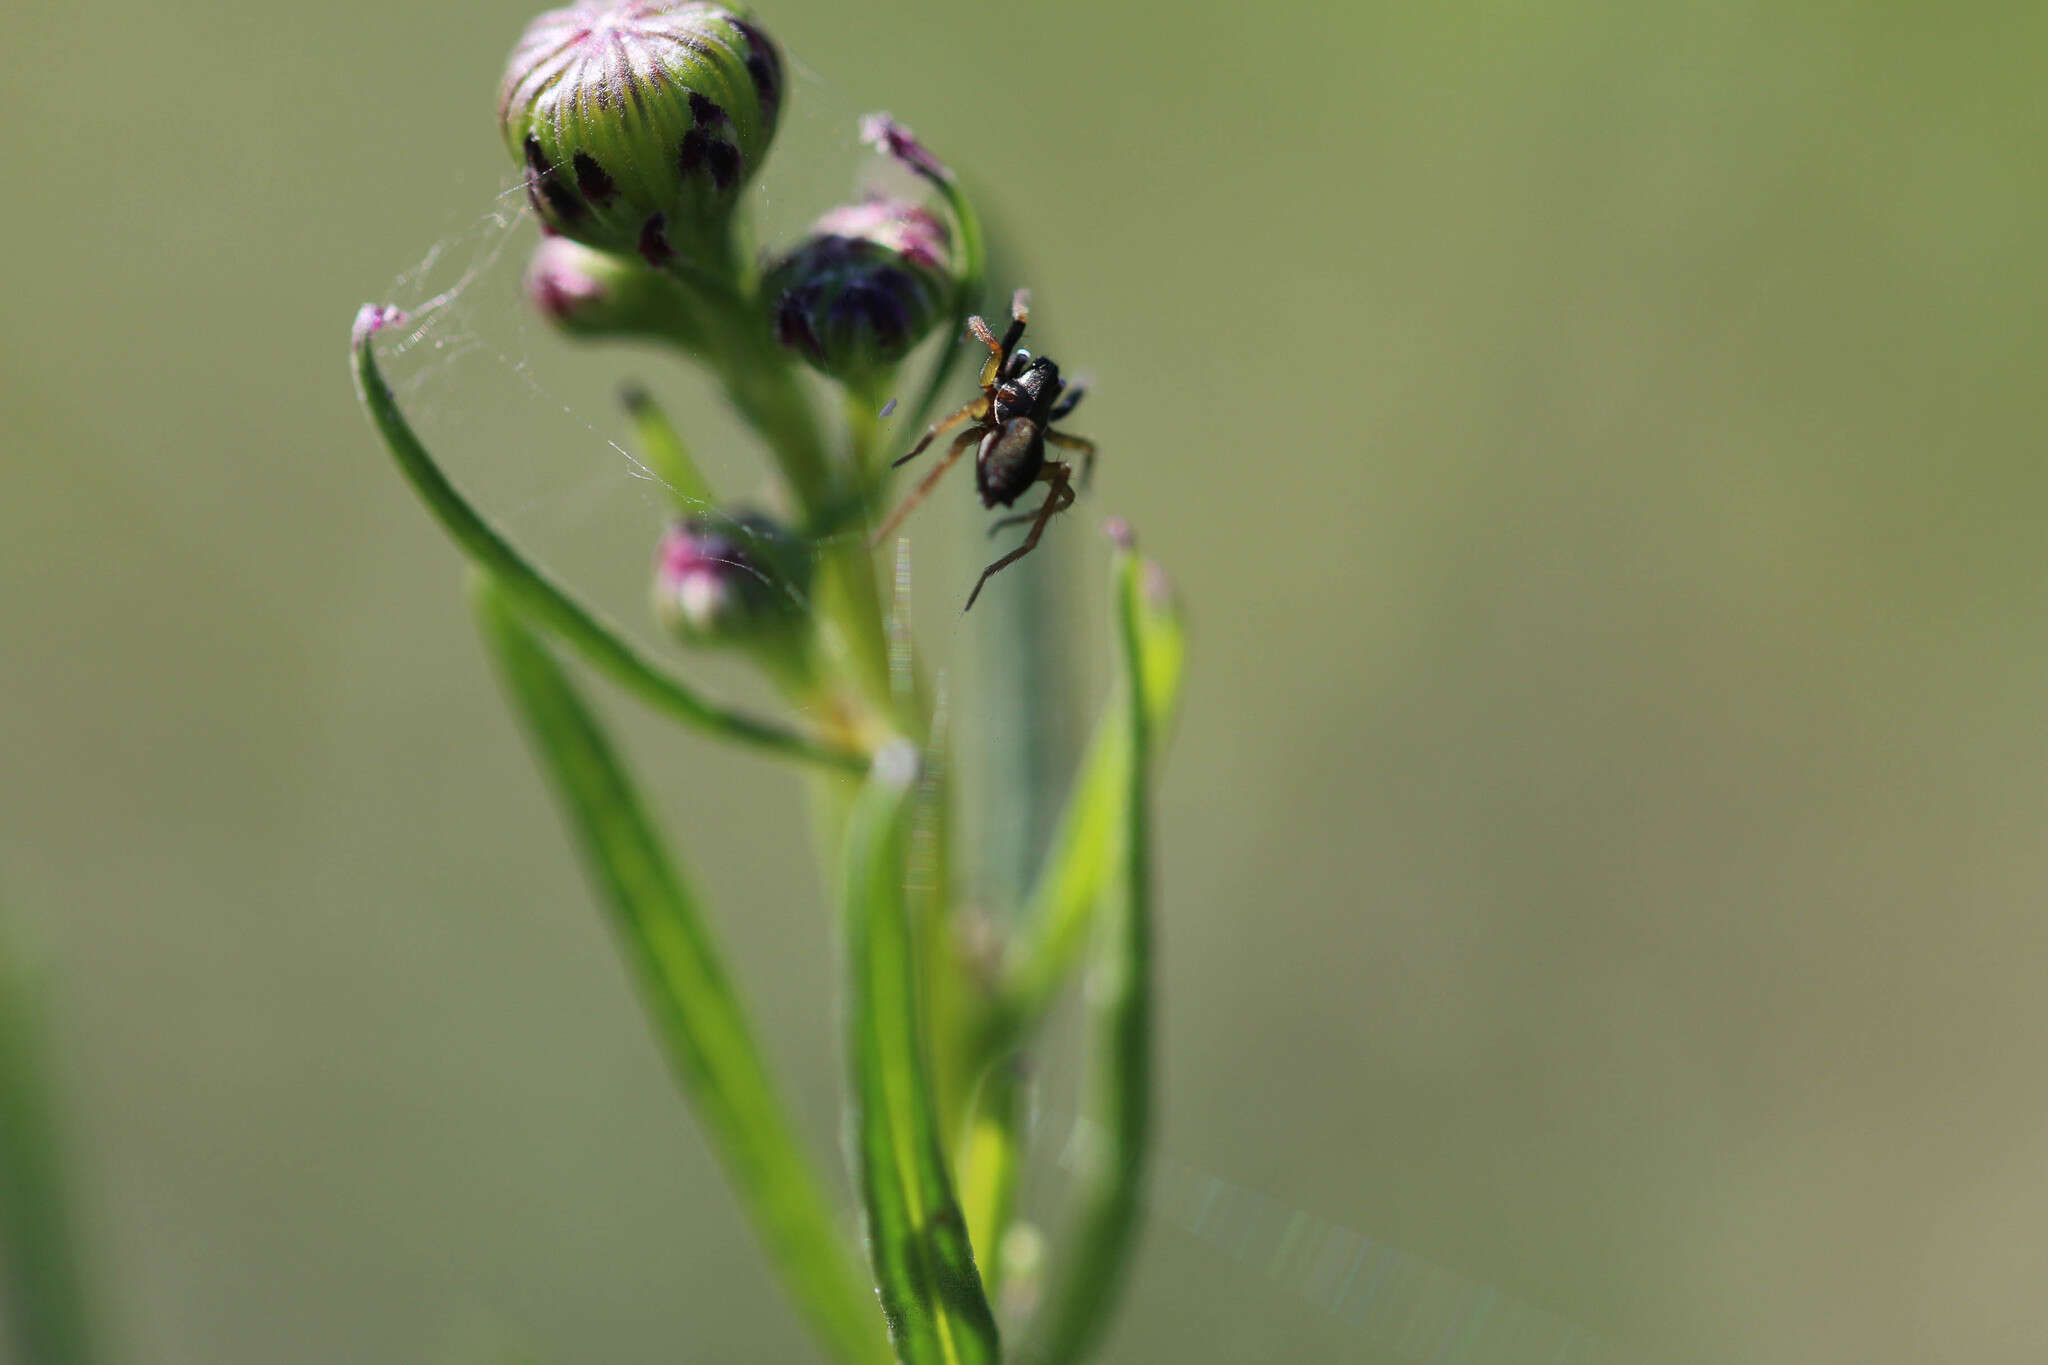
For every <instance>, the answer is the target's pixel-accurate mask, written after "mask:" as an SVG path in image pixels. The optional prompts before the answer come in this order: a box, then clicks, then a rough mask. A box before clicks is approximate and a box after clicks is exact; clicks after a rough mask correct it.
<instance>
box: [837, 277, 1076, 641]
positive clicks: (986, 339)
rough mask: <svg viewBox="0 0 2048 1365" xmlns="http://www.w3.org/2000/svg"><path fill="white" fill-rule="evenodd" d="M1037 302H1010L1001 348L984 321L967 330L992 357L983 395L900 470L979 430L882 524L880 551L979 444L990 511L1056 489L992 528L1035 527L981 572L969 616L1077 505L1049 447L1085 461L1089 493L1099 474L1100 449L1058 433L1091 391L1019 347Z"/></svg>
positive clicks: (1020, 297)
mask: <svg viewBox="0 0 2048 1365" xmlns="http://www.w3.org/2000/svg"><path fill="white" fill-rule="evenodd" d="M1030 302H1031V296H1030V294H1029V292H1028V291H1026V290H1022V289H1019V290H1018V291H1017V294H1016V297H1015V298H1013V299H1011V300H1010V326H1009V330H1007V331H1005V332H1004V333H1003V337H1002V340H1000V341H998V340H997V339H996V334H995V333H994V332H992V331H990V330H989V326H988V324H987V323H986V322H983V321H982V320H981V319H980V318H969V319H968V320H967V328H968V330H969V331H971V332H973V333H974V335H975V336H976V337H978V338H979V339H980V340H981V343H982V344H983V345H984V346H986V347H988V350H989V356H988V361H987V363H986V364H984V365H983V366H982V367H981V395H980V396H979V397H977V398H975V399H974V400H973V401H972V402H970V403H968V404H967V405H966V406H964V407H962V408H960V409H959V410H958V411H955V412H951V413H948V414H947V415H946V416H944V417H941V418H940V419H939V420H938V421H936V422H934V423H932V425H931V427H930V429H929V430H927V431H926V432H925V434H924V437H923V439H921V440H920V441H918V443H917V444H916V445H915V446H913V447H911V451H910V453H909V454H908V455H905V456H904V457H903V458H902V459H900V460H897V461H896V465H897V466H900V465H905V464H908V463H909V462H910V461H912V460H914V459H916V458H917V457H918V456H919V455H921V454H923V453H924V449H925V447H926V446H928V445H930V444H931V443H932V440H933V438H935V437H937V436H938V435H940V434H941V433H943V432H947V431H951V430H952V429H953V428H954V427H957V426H959V425H960V424H961V423H962V422H971V423H973V425H972V426H970V427H968V428H967V430H965V431H963V432H961V433H960V434H959V435H958V436H955V437H954V438H953V444H952V445H951V446H950V447H948V448H947V450H946V455H945V458H944V459H942V460H940V461H939V462H938V464H937V465H935V466H934V467H933V468H932V471H931V472H930V473H929V474H926V475H925V476H924V478H922V479H921V480H919V481H918V485H917V487H915V488H913V489H911V490H910V493H909V495H908V496H907V497H905V498H904V499H903V501H902V502H901V503H899V504H897V507H896V510H895V511H893V512H891V513H890V514H889V517H888V519H887V520H886V521H884V522H883V523H882V526H881V529H880V530H878V531H876V532H875V538H874V542H873V543H874V544H877V545H879V544H881V543H882V542H883V541H884V540H886V539H888V537H889V533H890V532H891V531H894V530H895V529H896V527H897V525H898V523H900V522H901V521H902V520H903V518H905V517H907V516H909V515H910V513H911V511H912V510H913V509H914V508H916V506H917V505H918V504H919V503H920V502H923V501H924V499H925V495H926V494H927V493H930V492H931V491H932V488H933V487H934V486H935V485H936V484H937V483H938V481H939V480H940V479H941V478H942V477H944V476H945V473H946V471H947V470H949V469H951V468H952V467H953V464H954V462H955V461H957V460H958V459H959V458H960V457H961V455H962V454H964V453H965V452H966V450H967V447H969V446H970V445H973V444H975V443H976V442H977V441H978V442H980V445H981V448H980V450H978V451H977V452H976V453H975V456H974V485H975V489H976V490H977V491H978V492H979V493H980V494H981V505H982V506H983V507H997V506H1002V507H1011V506H1014V505H1016V502H1017V499H1019V498H1021V497H1023V496H1024V494H1025V491H1026V490H1027V489H1029V488H1030V487H1031V486H1032V485H1033V484H1037V483H1043V484H1047V485H1049V487H1048V488H1047V490H1046V494H1045V501H1044V502H1043V503H1041V504H1039V506H1038V507H1037V508H1036V509H1035V510H1033V511H1029V512H1020V513H1018V514H1017V515H1016V516H1011V517H1002V518H1000V519H998V520H997V521H996V522H995V524H994V525H992V526H990V527H989V528H988V530H989V534H990V535H994V534H995V533H996V532H997V531H1000V530H1002V529H1003V528H1004V527H1005V526H1016V525H1019V524H1021V523H1023V522H1027V521H1028V522H1030V523H1031V530H1030V532H1029V533H1028V534H1027V535H1026V536H1025V537H1024V543H1023V544H1022V545H1019V546H1018V547H1017V548H1016V549H1014V550H1012V551H1010V553H1008V554H1006V555H1004V556H1003V557H1002V558H1001V559H998V560H997V561H996V562H995V563H993V564H991V565H989V566H988V567H987V568H986V569H983V570H982V571H981V578H980V580H979V581H978V582H976V583H975V585H974V591H973V592H971V593H969V594H968V595H967V606H966V608H965V610H968V611H972V610H973V609H974V599H975V598H977V597H979V596H981V590H982V588H983V587H984V586H985V585H986V584H987V583H988V580H989V578H990V577H991V576H992V575H993V574H995V573H996V571H997V570H999V569H1005V568H1008V567H1009V566H1010V565H1012V564H1014V563H1016V562H1017V561H1018V560H1020V559H1022V558H1023V557H1024V556H1025V555H1028V554H1030V553H1031V551H1032V550H1033V549H1035V548H1036V547H1037V545H1038V538H1039V537H1040V536H1041V535H1043V534H1045V524H1046V523H1047V522H1048V521H1051V520H1052V519H1053V516H1054V515H1055V514H1056V513H1059V512H1064V511H1065V510H1066V509H1067V508H1069V507H1071V506H1073V505H1074V480H1073V474H1074V467H1073V466H1072V465H1069V464H1063V463H1062V462H1060V461H1058V460H1048V459H1047V458H1046V457H1045V447H1046V446H1047V444H1048V443H1049V444H1052V445H1055V446H1058V447H1059V448H1060V449H1061V450H1071V451H1073V452H1075V453H1076V454H1078V455H1079V456H1080V457H1081V486H1082V487H1083V488H1085V487H1087V486H1088V478H1089V476H1090V475H1091V474H1093V473H1094V472H1095V443H1094V442H1093V441H1088V440H1084V439H1082V438H1081V437H1079V436H1069V435H1067V434H1066V433H1065V432H1063V431H1054V430H1053V429H1052V424H1053V423H1054V422H1057V421H1059V420H1060V419H1061V418H1063V417H1065V416H1066V415H1067V414H1068V413H1070V412H1072V411H1073V410H1074V409H1075V408H1076V407H1077V406H1079V405H1080V402H1081V398H1082V396H1083V395H1084V394H1085V393H1086V390H1085V389H1083V388H1082V387H1081V385H1079V384H1072V385H1069V384H1067V383H1065V382H1064V381H1063V380H1061V378H1060V367H1059V366H1058V365H1055V364H1054V363H1053V362H1052V361H1051V360H1050V359H1048V358H1047V357H1045V356H1033V355H1032V354H1031V352H1029V351H1027V350H1024V349H1023V348H1022V347H1020V346H1019V345H1017V342H1018V341H1019V340H1020V339H1022V337H1023V336H1024V323H1025V321H1026V319H1027V318H1028V316H1029V312H1030ZM891 467H892V468H894V467H895V466H891Z"/></svg>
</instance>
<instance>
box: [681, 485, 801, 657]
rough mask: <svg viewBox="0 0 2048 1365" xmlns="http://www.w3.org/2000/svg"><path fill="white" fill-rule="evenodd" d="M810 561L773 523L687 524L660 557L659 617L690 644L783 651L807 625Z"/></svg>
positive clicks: (715, 519) (711, 519) (753, 519)
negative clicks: (799, 626) (781, 647)
mask: <svg viewBox="0 0 2048 1365" xmlns="http://www.w3.org/2000/svg"><path fill="white" fill-rule="evenodd" d="M809 586H810V560H809V557H808V556H807V555H805V554H803V553H802V547H801V546H800V545H799V544H798V543H797V542H796V540H795V539H794V538H793V537H791V536H790V534H789V533H788V532H787V531H785V530H783V529H782V527H780V526H779V525H777V524H776V523H775V522H773V521H771V520H770V519H769V518H767V517H764V516H760V515H758V514H752V513H746V514H742V515H739V516H737V517H733V516H727V515H725V514H723V513H719V514H715V515H710V516H695V517H686V518H684V519H683V520H681V521H678V522H676V523H675V524H674V525H673V526H671V527H669V529H668V532H667V534H665V535H664V536H663V537H662V538H661V544H660V545H659V546H658V547H657V548H656V550H655V555H654V611H655V615H656V616H657V617H658V618H659V619H660V621H661V623H662V625H663V627H664V628H666V629H667V630H668V631H669V633H670V634H672V635H674V636H675V637H676V639H677V640H679V641H681V642H682V643H683V644H686V645H692V646H701V645H722V644H756V645H759V644H771V645H774V644H783V643H786V642H787V641H788V640H789V638H790V637H791V634H792V632H791V630H790V628H791V627H792V626H794V625H796V624H798V623H799V622H801V621H802V619H803V617H804V615H805V611H806V605H807V604H806V594H807V593H808V590H809Z"/></svg>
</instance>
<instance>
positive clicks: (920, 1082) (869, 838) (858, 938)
mask: <svg viewBox="0 0 2048 1365" xmlns="http://www.w3.org/2000/svg"><path fill="white" fill-rule="evenodd" d="M916 787H917V762H916V758H915V755H914V752H913V751H912V750H911V749H910V747H909V746H908V745H898V746H895V747H892V748H889V749H886V750H884V751H883V752H882V753H881V754H880V755H879V756H878V757H877V758H876V760H875V767H874V771H873V773H872V774H871V775H870V777H869V779H868V784H867V787H866V788H865V790H863V791H862V793H861V796H860V799H859V801H858V802H857V803H856V804H855V807H854V810H853V816H852V819H851V821H850V823H849V825H848V828H847V860H846V877H845V885H844V888H843V890H844V895H845V914H846V956H847V968H848V972H849V977H850V980H849V986H848V992H847V999H848V1012H849V1017H848V1021H847V1035H848V1037H847V1042H848V1051H849V1066H850V1070H851V1077H852V1087H853V1097H854V1109H855V1121H854V1133H853V1141H854V1153H853V1156H854V1162H855V1165H856V1167H857V1168H858V1171H859V1174H860V1187H861V1196H862V1199H863V1202H864V1204H865V1207H866V1212H867V1233H868V1255H869V1258H870V1260H871V1261H872V1263H873V1266H874V1275H875V1285H876V1288H877V1290H878V1291H879V1293H880V1294H881V1297H882V1312H883V1314H884V1316H885V1317H886V1318H887V1319H888V1323H889V1336H890V1340H891V1341H893V1342H894V1343H895V1345H896V1353H897V1355H898V1357H899V1358H900V1359H901V1360H902V1361H903V1362H904V1365H984V1363H985V1362H994V1361H997V1360H1000V1359H1001V1349H1000V1347H999V1345H998V1343H997V1339H996V1324H995V1317H994V1315H993V1314H992V1313H990V1311H989V1306H988V1299H987V1297H986V1296H985V1294H984V1293H983V1291H982V1285H981V1276H980V1273H979V1272H978V1270H977V1269H976V1267H975V1263H974V1249H973V1247H972V1246H971V1244H970V1243H969V1242H968V1239H967V1227H966V1223H965V1221H964V1220H963V1219H962V1218H961V1215H960V1208H959V1205H958V1203H957V1202H956V1201H955V1199H954V1196H953V1188H952V1181H951V1178H950V1176H949V1175H948V1173H947V1170H946V1156H945V1144H944V1142H943V1140H942V1138H941V1135H940V1128H939V1120H938V1109H937V1105H936V1104H935V1102H934V1098H933V1093H932V1079H931V1063H930V1058H929V1056H928V1047H927V1040H926V1037H925V1035H924V1032H923V1029H922V1026H921V1020H920V1017H919V1007H920V1001H919V998H918V994H919V991H918V986H919V981H918V970H917V960H918V959H917V957H916V955H915V952H914V950H913V945H912V941H911V927H910V913H909V908H908V905H907V902H906V898H905V894H904V842H905V838H906V835H907V832H908V824H909V820H908V816H909V811H910V807H911V804H912V798H913V796H914V795H915V792H916Z"/></svg>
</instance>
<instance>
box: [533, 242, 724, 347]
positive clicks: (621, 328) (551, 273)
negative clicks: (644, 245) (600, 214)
mask: <svg viewBox="0 0 2048 1365" xmlns="http://www.w3.org/2000/svg"><path fill="white" fill-rule="evenodd" d="M526 297H527V298H528V300H530V301H531V302H532V304H533V306H534V308H535V309H536V310H537V311H538V312H539V313H540V314H541V316H542V317H545V318H546V319H547V320H548V321H549V322H552V323H554V324H555V325H556V326H557V327H559V328H561V329H562V330H563V331H564V332H567V333H568V334H569V335H571V336H579V337H667V338H671V339H675V340H683V341H687V340H688V339H689V338H691V337H693V336H694V335H695V334H696V332H697V330H698V329H697V325H696V321H695V319H694V318H693V316H692V312H693V309H692V300H691V298H690V295H689V294H688V293H687V292H685V291H684V290H683V289H682V288H680V287H679V286H678V285H677V284H676V282H675V281H674V280H673V279H672V278H670V277H669V276H668V275H666V274H664V273H663V272H661V271H659V270H654V269H652V268H650V267H648V266H645V265H642V264H641V263H640V262H639V261H638V260H635V259H630V258H628V257H625V256H615V255H613V254H612V253H611V252H609V251H598V250H596V249H595V248H592V247H587V246H584V245H583V244H582V243H580V242H572V241H570V240H569V239H568V238H567V237H544V238H542V239H541V243H540V245H539V246H538V247H536V248H535V249H534V253H533V260H532V261H531V262H529V263H528V265H527V267H526Z"/></svg>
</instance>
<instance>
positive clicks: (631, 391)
mask: <svg viewBox="0 0 2048 1365" xmlns="http://www.w3.org/2000/svg"><path fill="white" fill-rule="evenodd" d="M619 400H620V402H622V403H623V404H624V405H625V408H626V416H627V418H628V420H630V421H631V422H632V423H633V437H634V444H636V445H637V446H639V448H640V458H641V459H643V460H645V461H647V467H648V468H649V469H651V470H653V471H654V476H655V477H656V478H658V479H660V480H661V482H662V484H663V485H664V486H665V487H666V488H667V489H668V494H669V501H670V502H672V503H673V504H674V505H675V508H676V510H677V511H678V512H680V513H682V514H683V515H684V516H690V515H693V514H695V515H701V514H703V513H705V512H709V511H712V510H714V509H715V508H716V507H717V506H718V497H717V495H716V494H715V493H713V492H712V491H711V482H710V480H708V479H706V478H705V477H704V471H703V470H701V469H699V468H697V461H696V460H695V459H694V458H692V456H691V455H690V447H689V445H688V444H687V443H686V442H684V440H683V434H682V433H681V432H680V431H677V430H676V424H675V423H674V422H671V421H670V420H669V419H668V414H667V413H666V412H663V411H662V410H661V404H659V403H657V402H655V401H654V396H653V395H652V394H650V393H648V392H647V390H645V389H643V388H641V387H640V386H639V385H638V384H629V385H627V386H626V388H625V390H624V391H623V392H622V393H621V394H620V395H619Z"/></svg>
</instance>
